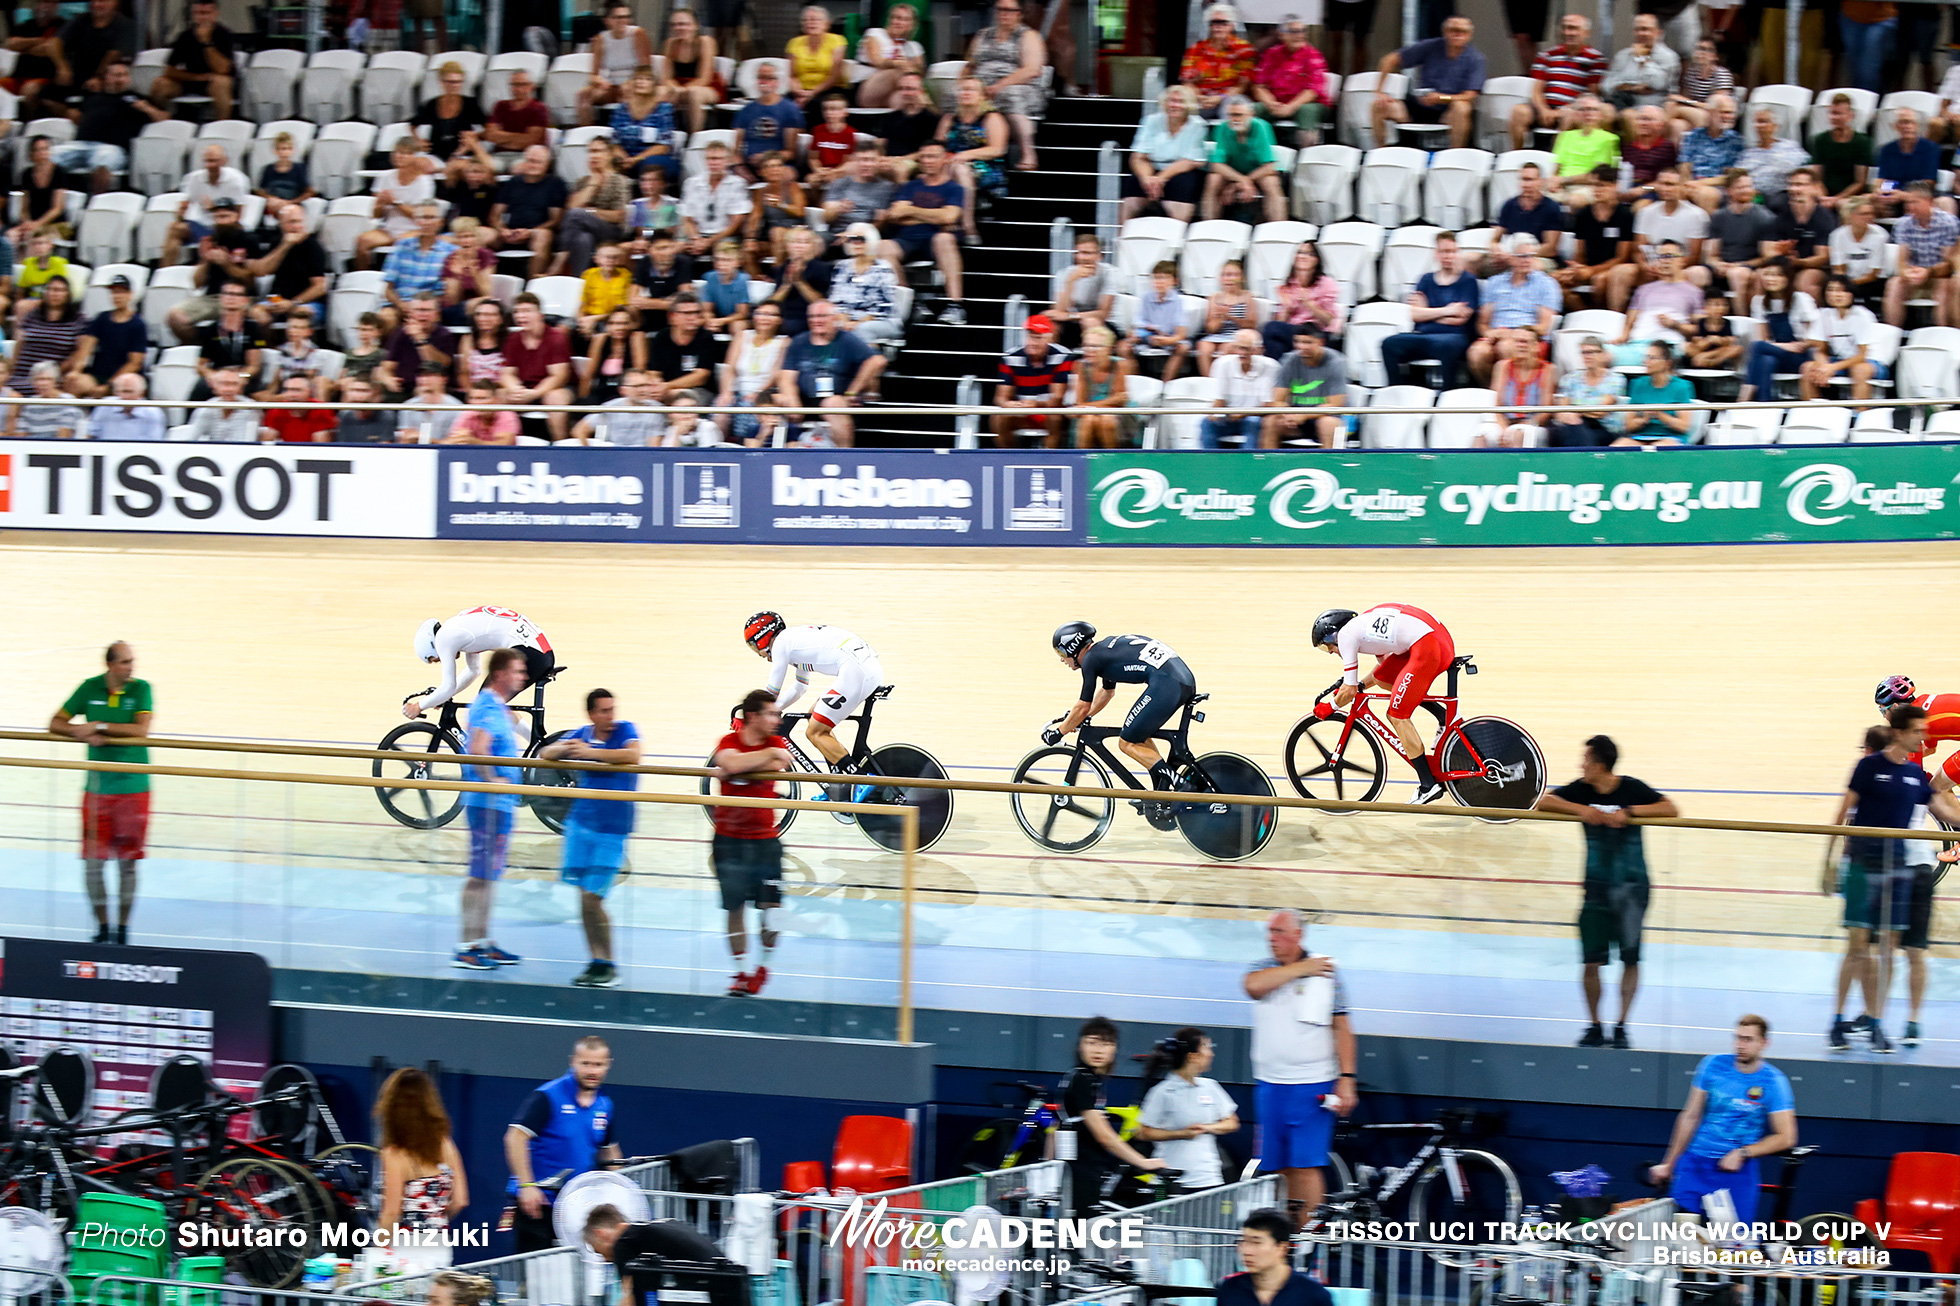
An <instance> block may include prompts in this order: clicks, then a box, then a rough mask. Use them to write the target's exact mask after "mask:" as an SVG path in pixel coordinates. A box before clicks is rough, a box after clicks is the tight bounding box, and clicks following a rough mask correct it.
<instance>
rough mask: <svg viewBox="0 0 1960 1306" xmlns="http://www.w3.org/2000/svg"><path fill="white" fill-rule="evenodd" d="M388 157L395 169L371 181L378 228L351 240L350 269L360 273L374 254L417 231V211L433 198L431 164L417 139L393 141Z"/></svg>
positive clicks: (434, 190)
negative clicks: (351, 262)
mask: <svg viewBox="0 0 1960 1306" xmlns="http://www.w3.org/2000/svg"><path fill="white" fill-rule="evenodd" d="M390 158H391V159H392V160H393V162H394V165H395V166H394V167H393V168H391V169H389V170H388V171H387V172H384V173H382V174H381V175H380V176H378V177H376V178H375V179H374V217H375V221H376V222H377V223H378V224H379V225H377V226H374V227H372V228H370V229H368V230H367V231H363V232H362V233H361V234H360V236H359V237H357V238H356V239H355V241H354V266H355V267H356V268H358V269H361V270H362V271H365V270H366V269H367V268H368V266H369V264H370V263H371V262H372V261H373V259H374V251H376V250H377V249H380V248H382V247H383V246H386V245H394V244H397V243H399V242H400V241H402V240H404V239H406V238H407V237H409V236H412V235H414V234H415V233H416V232H417V231H419V230H421V227H422V220H421V217H420V210H421V208H422V206H423V205H424V204H433V203H434V202H435V198H436V182H435V162H434V161H433V160H431V159H430V158H429V156H428V155H426V154H424V153H422V142H421V141H420V140H419V139H417V138H416V137H415V136H412V135H410V136H403V137H402V138H401V139H400V140H398V141H396V142H395V148H394V150H393V151H392V153H391V154H390ZM437 231H438V232H440V231H441V227H440V226H438V227H437Z"/></svg>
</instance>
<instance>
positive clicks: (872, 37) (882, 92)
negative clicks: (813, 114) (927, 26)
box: [857, 4, 926, 109]
mask: <svg viewBox="0 0 1960 1306" xmlns="http://www.w3.org/2000/svg"><path fill="white" fill-rule="evenodd" d="M918 35H919V11H918V9H917V8H916V7H914V6H912V5H909V4H895V5H893V6H891V7H890V8H889V9H887V10H885V25H884V26H883V27H873V28H871V29H869V30H868V31H866V32H865V34H864V35H863V36H861V37H859V38H858V49H857V61H858V62H859V63H861V64H863V65H864V66H865V67H867V68H869V69H871V75H870V76H869V77H867V78H865V79H864V80H863V81H862V82H859V83H858V86H857V102H858V103H859V104H860V105H862V106H863V107H864V108H867V109H889V108H892V107H893V106H894V104H895V103H896V99H897V95H898V83H899V79H900V78H901V77H903V76H904V75H905V74H906V73H924V72H925V70H926V48H925V47H924V46H923V45H921V44H919V42H918V40H917V39H916V38H917V36H918Z"/></svg>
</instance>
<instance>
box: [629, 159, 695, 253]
mask: <svg viewBox="0 0 1960 1306" xmlns="http://www.w3.org/2000/svg"><path fill="white" fill-rule="evenodd" d="M662 229H665V230H668V231H679V230H680V229H681V206H680V204H679V203H678V202H676V201H675V200H674V199H673V198H672V197H670V196H669V195H668V193H667V173H666V170H665V169H662V168H648V169H647V170H646V171H645V172H642V173H641V174H640V193H639V194H638V195H636V196H634V197H633V202H632V203H631V204H629V205H627V206H626V234H627V235H628V237H629V238H630V240H629V242H628V252H629V253H630V254H632V256H633V257H634V258H641V257H644V256H645V254H646V252H647V251H646V246H647V242H648V241H650V240H651V239H652V238H653V233H654V232H656V231H660V230H662Z"/></svg>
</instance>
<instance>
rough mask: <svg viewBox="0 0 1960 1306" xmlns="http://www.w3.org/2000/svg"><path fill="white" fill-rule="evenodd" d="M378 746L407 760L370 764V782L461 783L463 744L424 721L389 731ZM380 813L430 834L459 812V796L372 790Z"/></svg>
mask: <svg viewBox="0 0 1960 1306" xmlns="http://www.w3.org/2000/svg"><path fill="white" fill-rule="evenodd" d="M380 747H381V748H382V749H384V750H390V751H395V752H402V753H412V754H415V755H416V756H414V757H411V758H394V757H389V758H381V757H377V758H376V759H374V778H375V779H377V780H387V779H393V778H395V777H397V776H399V777H401V778H403V779H407V780H463V779H466V778H467V777H466V776H464V774H463V765H462V763H460V762H458V761H457V760H456V759H457V758H458V757H460V756H462V754H463V741H462V740H460V739H458V738H456V736H454V735H452V734H449V733H448V732H447V731H444V730H442V729H439V728H438V727H436V726H433V725H431V724H429V723H428V722H427V721H408V722H405V723H403V724H402V725H398V726H396V727H395V728H394V729H393V730H390V731H389V732H388V734H387V736H386V737H385V738H384V739H382V741H381V743H380ZM374 796H375V797H376V798H378V799H380V800H381V808H382V810H383V811H385V812H387V813H388V815H390V816H392V817H394V818H395V819H396V820H397V821H400V822H401V823H402V824H403V825H405V826H407V827H409V828H410V829H411V830H434V829H439V828H440V827H442V826H445V825H448V824H449V823H450V822H451V821H453V820H455V819H456V813H458V812H460V811H462V810H463V795H462V793H461V792H460V791H458V790H454V789H414V788H401V789H388V788H382V787H377V788H376V789H375V791H374Z"/></svg>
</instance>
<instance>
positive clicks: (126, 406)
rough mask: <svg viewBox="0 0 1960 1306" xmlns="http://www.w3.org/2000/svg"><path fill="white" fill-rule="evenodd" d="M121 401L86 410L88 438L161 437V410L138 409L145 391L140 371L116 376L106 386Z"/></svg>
mask: <svg viewBox="0 0 1960 1306" xmlns="http://www.w3.org/2000/svg"><path fill="white" fill-rule="evenodd" d="M109 389H110V392H111V393H112V394H113V395H114V397H115V398H117V399H119V400H121V401H122V402H121V403H119V404H116V405H114V406H111V405H108V404H104V405H102V406H101V407H99V408H95V409H92V410H90V412H89V418H88V430H89V438H90V439H92V440H161V439H163V437H164V423H163V410H162V409H161V408H150V407H148V406H138V403H137V401H138V400H140V399H142V398H143V396H144V394H145V393H146V391H147V387H146V386H145V385H144V383H143V374H142V373H141V372H121V373H118V374H117V376H116V379H115V381H114V383H112V384H111V385H110V387H109Z"/></svg>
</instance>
